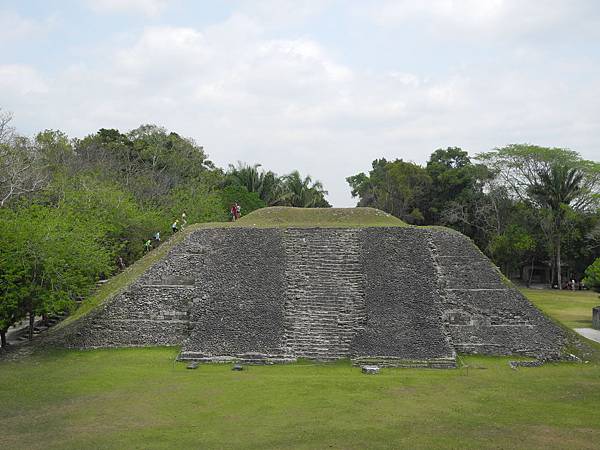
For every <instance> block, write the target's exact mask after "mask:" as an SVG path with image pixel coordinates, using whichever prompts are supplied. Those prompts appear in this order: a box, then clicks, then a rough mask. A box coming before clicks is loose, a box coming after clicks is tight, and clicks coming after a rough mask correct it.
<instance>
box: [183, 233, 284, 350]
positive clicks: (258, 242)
mask: <svg viewBox="0 0 600 450" xmlns="http://www.w3.org/2000/svg"><path fill="white" fill-rule="evenodd" d="M189 241H190V242H191V243H192V242H193V243H192V244H191V247H192V248H196V249H198V251H200V252H202V253H203V255H204V257H205V258H206V259H205V261H206V262H205V263H204V264H202V265H201V266H196V267H195V270H196V286H197V288H198V290H199V292H200V293H201V294H200V295H199V296H197V297H196V298H194V299H192V302H191V305H190V313H189V320H190V328H191V332H190V335H189V337H188V338H187V339H186V340H185V341H184V342H183V348H182V353H181V358H183V359H200V360H219V361H224V360H229V359H242V360H251V361H253V362H259V361H265V362H272V361H285V360H288V357H287V355H286V354H285V348H284V347H285V337H284V331H285V325H284V323H285V310H284V309H285V302H284V298H283V293H284V291H285V284H286V283H285V278H284V270H285V255H284V252H283V247H282V243H281V232H280V231H279V230H276V229H263V230H258V229H249V228H237V229H229V230H219V229H212V230H205V231H198V232H195V233H194V234H193V235H192V236H191V237H190V239H189Z"/></svg>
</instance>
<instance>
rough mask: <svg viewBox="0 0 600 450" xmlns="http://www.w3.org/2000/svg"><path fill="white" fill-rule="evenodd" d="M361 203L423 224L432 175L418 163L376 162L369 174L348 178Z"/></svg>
mask: <svg viewBox="0 0 600 450" xmlns="http://www.w3.org/2000/svg"><path fill="white" fill-rule="evenodd" d="M346 181H347V182H348V184H350V187H351V188H352V195H353V196H358V197H359V202H358V206H371V207H373V208H378V209H381V210H383V211H386V212H388V213H390V214H392V215H394V216H395V217H398V218H400V219H402V220H404V221H406V222H408V223H423V222H424V219H425V217H424V215H423V211H427V209H428V196H429V191H430V189H431V177H430V176H429V175H428V174H427V172H426V170H425V169H423V168H422V167H420V166H419V165H417V164H413V163H410V162H405V161H402V160H401V159H397V160H395V161H387V160H386V159H385V158H382V159H378V160H375V161H373V168H372V170H371V171H370V172H369V175H368V176H367V175H365V174H364V173H359V174H357V175H354V176H351V177H348V178H346Z"/></svg>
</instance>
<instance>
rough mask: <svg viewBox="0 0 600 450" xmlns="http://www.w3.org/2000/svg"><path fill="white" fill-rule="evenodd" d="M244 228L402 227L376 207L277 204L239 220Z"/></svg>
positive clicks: (401, 222) (403, 224)
mask: <svg viewBox="0 0 600 450" xmlns="http://www.w3.org/2000/svg"><path fill="white" fill-rule="evenodd" d="M235 226H243V227H268V228H274V227H275V228H276V227H280V228H286V227H299V228H302V227H307V228H317V227H322V228H357V227H402V226H407V224H406V223H404V222H403V221H401V220H400V219H398V218H396V217H394V216H392V215H390V214H387V213H385V212H383V211H381V210H379V209H374V208H290V207H286V206H274V207H271V208H262V209H257V210H256V211H253V212H251V213H250V214H248V215H247V216H244V217H242V218H241V219H240V220H238V221H237V222H235Z"/></svg>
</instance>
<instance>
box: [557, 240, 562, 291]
mask: <svg viewBox="0 0 600 450" xmlns="http://www.w3.org/2000/svg"><path fill="white" fill-rule="evenodd" d="M560 272H561V266H560V234H558V236H557V238H556V280H557V281H558V289H560V290H562V279H561V275H562V274H561V273H560Z"/></svg>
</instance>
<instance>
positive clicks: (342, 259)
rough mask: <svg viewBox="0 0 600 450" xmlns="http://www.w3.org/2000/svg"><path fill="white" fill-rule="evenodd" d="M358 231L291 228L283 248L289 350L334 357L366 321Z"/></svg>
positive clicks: (345, 354)
mask: <svg viewBox="0 0 600 450" xmlns="http://www.w3.org/2000/svg"><path fill="white" fill-rule="evenodd" d="M359 236H360V231H359V230H344V229H335V228H329V229H288V230H284V231H283V232H282V237H283V243H284V248H285V256H286V258H285V260H286V263H285V310H286V324H285V337H286V352H287V354H288V355H290V356H293V357H296V358H298V357H303V358H313V359H336V358H344V357H348V356H349V355H350V345H351V343H352V341H353V339H354V337H355V335H356V333H357V331H358V330H360V329H363V328H364V325H365V321H366V310H365V299H364V296H365V295H364V290H365V287H364V284H365V283H364V281H365V280H364V274H363V270H362V261H361V246H360V240H359Z"/></svg>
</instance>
